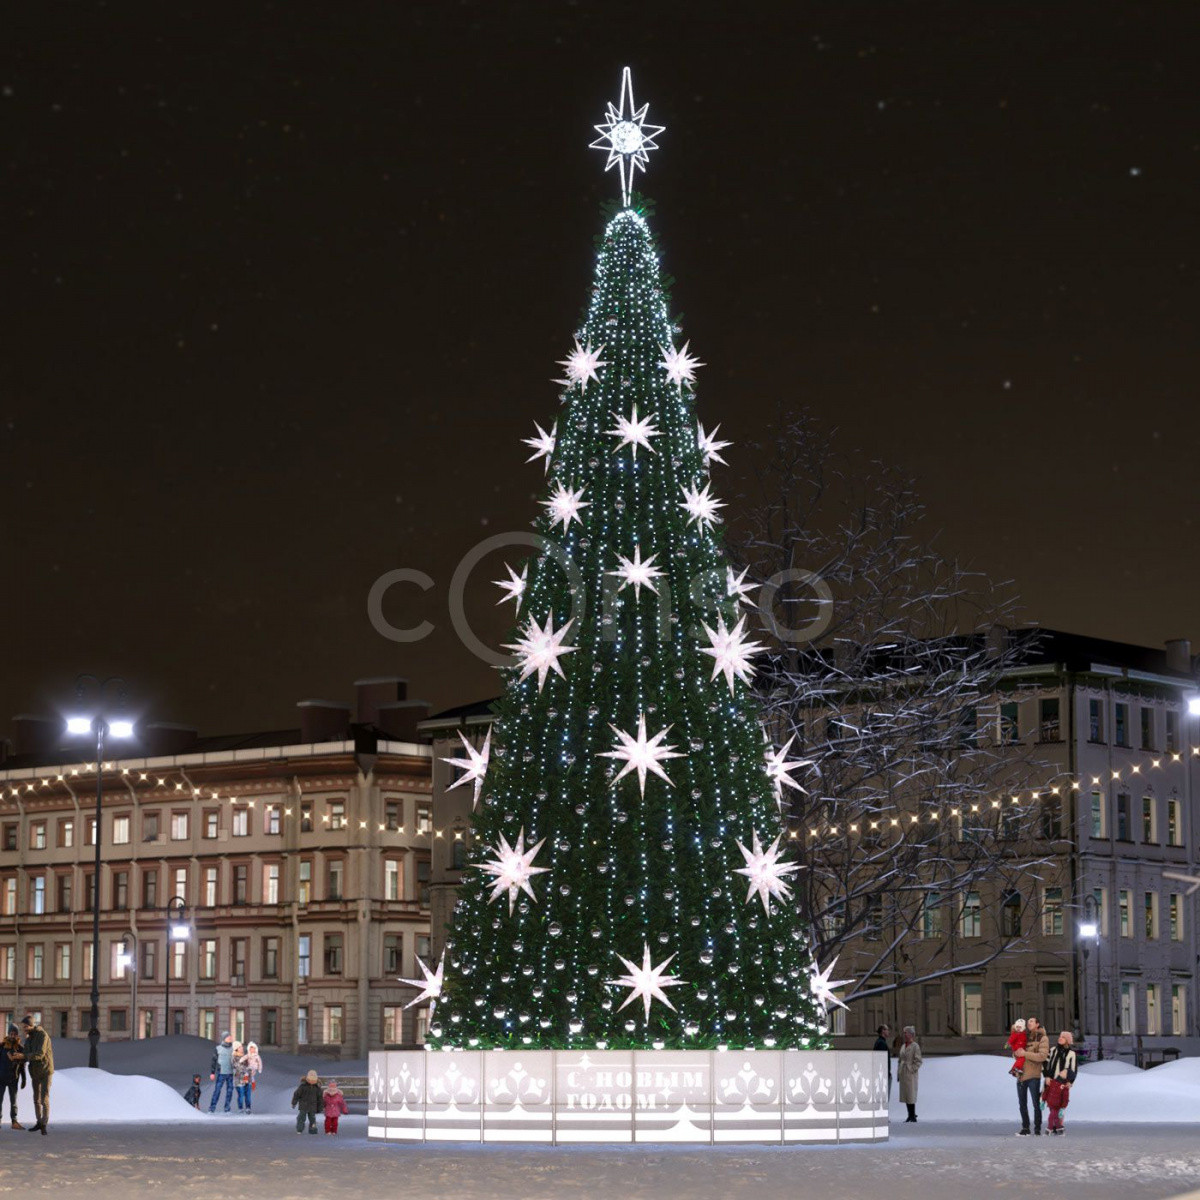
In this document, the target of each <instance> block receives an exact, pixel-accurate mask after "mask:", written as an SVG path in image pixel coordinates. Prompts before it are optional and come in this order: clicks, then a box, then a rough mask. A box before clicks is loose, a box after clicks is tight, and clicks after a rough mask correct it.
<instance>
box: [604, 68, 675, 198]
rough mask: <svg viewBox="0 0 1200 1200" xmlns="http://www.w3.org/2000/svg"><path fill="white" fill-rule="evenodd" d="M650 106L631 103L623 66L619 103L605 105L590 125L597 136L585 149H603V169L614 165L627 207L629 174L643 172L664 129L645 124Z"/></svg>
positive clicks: (629, 83) (629, 75)
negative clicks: (601, 115) (599, 119)
mask: <svg viewBox="0 0 1200 1200" xmlns="http://www.w3.org/2000/svg"><path fill="white" fill-rule="evenodd" d="M649 108H650V105H649V104H643V105H642V107H641V108H638V107H636V105H635V104H634V102H633V75H632V73H631V72H630V70H629V68H628V67H626V68H625V69H624V71H622V72H621V103H620V104H619V105H618V106H616V107H614V106H613V105H612V104H611V103H610V104H609V105H608V111H607V113H606V115H605V118H604V121H603V122H602V123H601V124H599V125H596V126H595V127H594V128H595V130H596V132H597V133H598V134H599V135H600V136H599V137H598V138H597V139H596V140H595V141H594V142H592V143H591V145H590V147H589V149H592V150H606V151H607V152H608V161H607V162H606V163H605V164H604V169H605V170H606V171H611V170H612V168H613V167H617V168H618V170H619V171H620V174H621V200H622V202H623V203H624V204H625V206H626V207H628V206H629V198H630V193H631V192H632V191H633V177H634V174H635V173H636V172H637V171H645V169H646V164H647V163H648V162H649V161H650V151H651V150H657V149H658V143H657V142H656V141H655V140H654V139H655V138H656V137H658V135H659V134H660V133H663V132H664V131H665V130H666V128H667V127H666V126H665V125H647V124H646V113H647V112H648V111H649Z"/></svg>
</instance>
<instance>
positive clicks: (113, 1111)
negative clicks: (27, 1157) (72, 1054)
mask: <svg viewBox="0 0 1200 1200" xmlns="http://www.w3.org/2000/svg"><path fill="white" fill-rule="evenodd" d="M18 1095H19V1097H20V1098H19V1100H18V1108H17V1111H18V1113H19V1115H20V1117H21V1120H22V1121H23V1122H24V1124H26V1125H32V1124H33V1122H34V1116H33V1089H32V1088H28V1087H27V1088H25V1089H24V1090H23V1091H21V1092H19V1093H18ZM202 1119H203V1117H202V1116H201V1114H200V1113H198V1112H197V1111H196V1110H195V1109H194V1108H192V1107H191V1106H190V1105H189V1104H188V1103H187V1101H185V1100H184V1098H183V1097H182V1096H181V1095H180V1094H179V1093H178V1092H176V1091H174V1090H172V1089H171V1088H169V1087H168V1086H167V1085H166V1084H165V1083H160V1082H159V1081H158V1080H157V1079H149V1078H147V1077H146V1076H145V1075H110V1074H109V1073H108V1072H107V1071H100V1070H93V1069H91V1068H89V1067H68V1068H67V1069H66V1070H64V1071H55V1072H54V1080H53V1082H52V1084H51V1086H50V1124H51V1125H52V1126H53V1125H59V1124H62V1125H70V1124H88V1125H91V1124H94V1123H96V1122H99V1121H127V1122H133V1123H137V1124H142V1123H144V1122H147V1121H199V1120H202Z"/></svg>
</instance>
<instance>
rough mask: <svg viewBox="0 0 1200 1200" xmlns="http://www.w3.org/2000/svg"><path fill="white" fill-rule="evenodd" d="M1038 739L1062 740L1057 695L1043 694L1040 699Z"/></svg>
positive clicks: (1044, 740) (1046, 740)
mask: <svg viewBox="0 0 1200 1200" xmlns="http://www.w3.org/2000/svg"><path fill="white" fill-rule="evenodd" d="M1038 740H1039V741H1042V742H1059V741H1062V737H1061V727H1060V724H1059V719H1058V697H1057V696H1043V697H1042V698H1041V699H1040V700H1039V701H1038Z"/></svg>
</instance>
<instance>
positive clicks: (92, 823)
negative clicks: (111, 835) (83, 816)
mask: <svg viewBox="0 0 1200 1200" xmlns="http://www.w3.org/2000/svg"><path fill="white" fill-rule="evenodd" d="M83 844H84V845H85V846H94V845H95V844H96V818H95V817H88V819H87V836H86V837H85V838H84V842H83Z"/></svg>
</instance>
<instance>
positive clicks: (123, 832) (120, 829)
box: [112, 816, 129, 846]
mask: <svg viewBox="0 0 1200 1200" xmlns="http://www.w3.org/2000/svg"><path fill="white" fill-rule="evenodd" d="M112 840H113V845H114V846H126V845H128V844H129V818H128V817H127V816H125V817H113V823H112Z"/></svg>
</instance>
